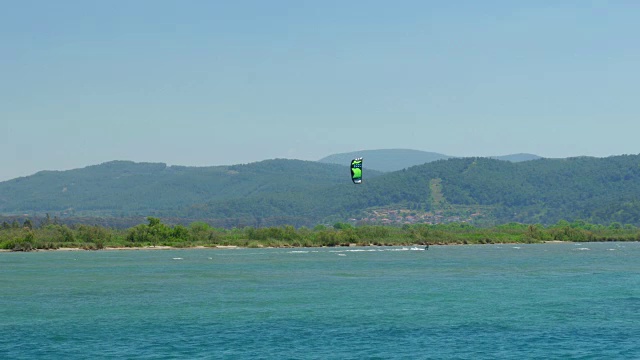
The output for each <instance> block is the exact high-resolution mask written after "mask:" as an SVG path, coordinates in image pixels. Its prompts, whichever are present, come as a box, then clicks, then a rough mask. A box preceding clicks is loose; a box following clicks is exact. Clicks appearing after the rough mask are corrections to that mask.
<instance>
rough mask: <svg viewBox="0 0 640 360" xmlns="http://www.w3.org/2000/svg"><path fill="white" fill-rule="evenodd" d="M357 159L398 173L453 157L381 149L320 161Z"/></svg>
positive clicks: (528, 157) (516, 157)
mask: <svg viewBox="0 0 640 360" xmlns="http://www.w3.org/2000/svg"><path fill="white" fill-rule="evenodd" d="M357 157H362V158H364V160H365V165H366V168H367V169H374V170H379V171H384V172H389V171H398V170H402V169H405V168H408V167H411V166H416V165H422V164H426V163H430V162H433V161H436V160H445V159H451V158H453V156H449V155H444V154H439V153H435V152H427V151H420V150H410V149H380V150H362V151H354V152H348V153H341V154H333V155H329V156H327V157H324V158H322V159H320V160H318V161H319V162H323V163H329V164H349V162H350V161H351V159H354V158H357ZM491 158H492V159H498V160H504V161H511V162H520V161H529V160H537V159H541V157H540V156H538V155H533V154H511V155H502V156H491Z"/></svg>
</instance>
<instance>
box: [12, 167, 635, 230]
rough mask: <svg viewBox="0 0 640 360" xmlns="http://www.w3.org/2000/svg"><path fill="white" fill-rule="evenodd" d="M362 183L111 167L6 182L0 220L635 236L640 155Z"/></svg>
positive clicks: (335, 170) (338, 173)
mask: <svg viewBox="0 0 640 360" xmlns="http://www.w3.org/2000/svg"><path fill="white" fill-rule="evenodd" d="M365 174H366V175H365V180H364V183H363V184H362V185H357V186H356V185H353V184H352V183H351V181H350V179H349V176H348V168H347V166H346V165H344V166H339V165H333V164H324V163H318V162H309V161H298V160H283V159H279V160H269V161H263V162H259V163H253V164H246V165H234V166H221V167H207V168H186V167H175V166H172V167H167V166H166V165H164V164H136V163H131V162H111V163H106V164H102V165H98V166H93V167H88V168H84V169H78V170H71V171H62V172H41V173H38V174H36V175H34V176H30V177H26V178H19V179H15V180H11V181H6V182H2V183H0V214H5V215H24V214H27V215H28V216H30V217H32V218H33V217H35V216H40V217H42V216H44V214H45V213H50V214H52V216H56V217H58V218H60V219H64V220H65V221H63V222H65V223H69V221H70V220H71V219H88V220H86V221H73V222H76V223H77V222H83V223H85V224H102V225H104V226H118V227H121V228H122V227H125V226H124V225H126V226H132V225H133V224H135V223H139V222H140V220H141V219H144V218H145V217H146V216H154V217H158V218H162V219H163V221H166V222H167V223H171V224H176V225H177V224H182V225H183V226H186V225H188V224H189V223H191V222H193V221H198V220H199V221H205V222H207V223H208V224H211V225H212V226H215V227H222V228H226V229H231V228H234V227H235V228H243V227H245V226H251V227H274V226H281V225H291V226H293V227H294V228H299V227H302V226H305V227H308V228H313V227H314V226H316V225H318V224H325V225H326V224H332V223H335V222H347V221H350V222H351V223H352V224H369V225H380V224H385V222H384V221H386V220H388V219H386V218H385V217H384V216H385V215H380V213H384V212H385V211H388V210H389V209H395V210H406V211H411V213H412V217H411V219H412V220H406V219H401V220H398V222H397V225H402V224H404V223H415V222H423V223H427V222H430V223H442V222H445V223H446V222H463V221H464V222H469V223H472V224H474V225H482V226H487V227H490V226H495V225H499V224H504V223H510V222H520V223H532V224H533V223H540V224H543V225H545V226H548V225H552V224H556V223H557V222H558V221H560V220H563V219H566V220H567V221H570V222H573V221H576V220H580V219H582V220H584V221H588V222H589V223H594V224H602V225H607V224H611V223H614V222H618V223H621V224H631V225H634V226H640V156H639V155H622V156H613V157H608V158H590V157H578V158H569V159H539V160H532V161H525V162H517V163H514V162H508V161H499V160H495V159H489V158H455V159H448V160H438V161H434V162H430V163H427V164H423V165H418V166H413V167H410V168H407V169H403V170H400V171H395V172H391V173H384V174H381V173H377V172H375V171H371V170H369V171H367V172H366V173H365ZM375 212H377V213H378V215H377V217H376V216H373V215H372V214H373V213H375ZM424 214H430V215H429V216H431V217H427V216H424ZM91 219H94V220H91ZM105 219H111V220H105ZM113 219H120V220H117V221H115V220H113ZM415 219H421V220H419V221H416V220H415ZM116 223H118V224H120V225H116Z"/></svg>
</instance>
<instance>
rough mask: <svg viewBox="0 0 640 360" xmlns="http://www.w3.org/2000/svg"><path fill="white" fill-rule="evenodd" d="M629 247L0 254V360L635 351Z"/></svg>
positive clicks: (639, 309)
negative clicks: (1, 359)
mask: <svg viewBox="0 0 640 360" xmlns="http://www.w3.org/2000/svg"><path fill="white" fill-rule="evenodd" d="M639 258H640V243H635V242H634V243H583V244H575V243H560V244H532V245H504V244H502V245H469V246H432V247H431V248H430V249H429V250H426V251H425V250H423V249H422V248H417V247H362V248H317V249H314V248H310V249H225V250H220V249H217V250H216V249H186V250H175V249H174V250H160V251H158V250H139V251H76V252H56V251H54V252H35V253H2V254H0V284H1V285H0V286H1V287H0V333H1V334H2V335H1V336H0V358H3V359H34V358H46V359H86V358H114V359H115V358H141V359H165V358H189V359H495V358H500V359H508V358H513V359H522V358H527V359H550V358H562V359H602V358H606V359H630V358H640V345H638V341H637V339H638V338H639V337H640V261H638V260H639Z"/></svg>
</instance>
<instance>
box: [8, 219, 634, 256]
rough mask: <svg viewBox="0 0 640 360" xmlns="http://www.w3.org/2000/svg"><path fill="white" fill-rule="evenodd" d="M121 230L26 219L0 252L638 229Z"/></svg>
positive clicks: (563, 236)
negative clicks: (38, 224)
mask: <svg viewBox="0 0 640 360" xmlns="http://www.w3.org/2000/svg"><path fill="white" fill-rule="evenodd" d="M147 220H148V223H146V224H138V225H136V226H134V227H131V228H129V229H124V230H116V229H109V228H104V227H101V226H90V225H74V226H71V227H69V226H66V225H60V224H55V223H51V222H45V223H43V224H41V225H40V226H34V224H33V223H32V222H31V220H29V219H27V220H25V221H24V222H23V223H22V224H19V223H18V222H17V221H14V222H13V223H11V224H9V223H7V222H3V223H2V225H1V227H0V249H5V250H12V251H31V250H35V249H58V248H81V249H94V250H97V249H104V248H107V247H125V248H139V247H148V246H172V247H194V246H205V247H215V246H241V247H319V246H350V245H357V246H392V245H396V246H397V245H427V244H492V243H539V242H544V241H580V242H588V241H638V240H640V229H638V228H637V227H634V226H631V225H627V226H622V225H621V224H619V223H614V224H611V225H610V226H602V225H594V224H589V223H586V222H583V221H576V222H573V223H568V222H566V221H560V222H558V223H557V224H555V225H553V226H548V227H544V226H541V225H524V224H516V223H512V224H505V225H500V226H495V227H491V228H479V227H474V226H471V225H468V224H460V223H452V224H440V225H426V224H418V225H405V226H403V227H388V226H370V225H365V226H352V225H350V224H347V223H340V222H339V223H336V224H334V225H333V226H332V227H326V226H323V225H318V226H316V227H315V228H313V229H309V228H306V227H302V228H299V229H296V228H294V227H293V226H280V227H263V228H255V227H244V228H232V229H222V228H215V227H212V226H210V225H208V224H206V223H203V222H194V223H191V224H189V225H188V226H183V225H175V226H169V225H166V224H164V223H162V221H161V220H160V219H158V218H154V217H149V218H148V219H147Z"/></svg>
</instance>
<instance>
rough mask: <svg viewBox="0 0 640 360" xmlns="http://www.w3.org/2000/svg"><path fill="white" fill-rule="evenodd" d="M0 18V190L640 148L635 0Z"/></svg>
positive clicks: (182, 2) (34, 7) (147, 1)
mask: <svg viewBox="0 0 640 360" xmlns="http://www.w3.org/2000/svg"><path fill="white" fill-rule="evenodd" d="M0 5H1V6H0V8H1V9H2V10H1V11H0V156H1V159H2V162H1V165H0V181H2V180H7V179H11V178H15V177H18V176H26V175H30V174H33V173H35V172H37V171H40V170H66V169H71V168H78V167H84V166H87V165H93V164H98V163H102V162H106V161H110V160H133V161H149V162H166V163H168V164H171V165H197V166H205V165H223V164H237V163H246V162H253V161H259V160H264V159H269V158H295V159H303V160H318V159H320V158H322V157H324V156H326V155H330V154H334V153H339V152H349V151H356V150H363V149H387V148H408V149H416V150H424V151H434V152H439V153H444V154H447V155H453V156H491V155H505V154H511V153H520V152H527V153H534V154H537V155H541V156H545V157H569V156H578V155H590V156H599V157H602V156H610V155H619V154H637V153H640V145H639V144H640V136H639V134H640V117H639V115H640V96H639V94H640V67H639V64H640V42H639V40H638V37H639V36H640V1H635V0H628V1H625V0H619V1H615V0H611V1H588V0H575V1H564V0H550V1H544V0H531V1H512V0H505V1H491V0H483V1H475V0H469V1H455V0H452V1H425V0H416V1H402V0H396V1H373V0H367V1H345V0H337V1H327V0H316V1H303V0H291V1H278V0H273V1H262V0H259V1H258V0H256V1H242V0H240V1H222V0H221V1H214V0H208V1H187V0H175V1H159V0H136V1H129V0H126V1H125V0H122V1H119V0H113V1H87V0H79V1H67V0H56V1H46V0H40V1H29V0H27V1H25V0H21V1H11V0H0Z"/></svg>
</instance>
